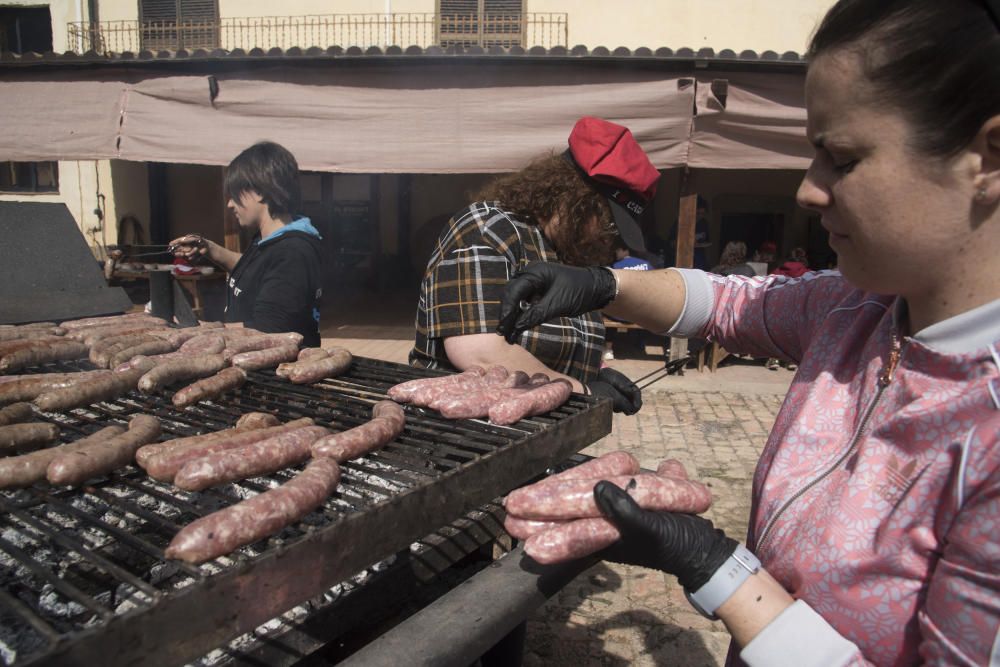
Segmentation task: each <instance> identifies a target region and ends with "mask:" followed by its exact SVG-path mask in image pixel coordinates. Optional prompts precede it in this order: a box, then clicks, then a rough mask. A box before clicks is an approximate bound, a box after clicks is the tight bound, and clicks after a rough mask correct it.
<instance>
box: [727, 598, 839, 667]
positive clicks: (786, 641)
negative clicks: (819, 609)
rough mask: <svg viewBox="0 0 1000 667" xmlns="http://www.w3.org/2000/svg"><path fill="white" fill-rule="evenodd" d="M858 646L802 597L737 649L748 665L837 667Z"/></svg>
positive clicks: (763, 666) (766, 666) (752, 666)
mask: <svg viewBox="0 0 1000 667" xmlns="http://www.w3.org/2000/svg"><path fill="white" fill-rule="evenodd" d="M857 655H858V647H857V646H856V645H855V644H854V643H853V642H850V641H848V640H847V639H845V638H844V637H843V636H842V635H841V634H840V633H839V632H837V631H836V630H835V629H834V628H833V626H832V625H830V624H829V623H827V622H826V619H824V618H823V617H822V616H820V615H819V614H817V613H816V612H815V611H814V610H813V608H812V607H810V606H809V605H808V604H807V603H805V602H803V601H802V600H796V601H795V602H794V603H792V605H791V606H790V607H788V608H787V609H785V610H784V611H783V612H781V613H780V614H779V615H778V617H777V618H775V619H774V620H773V621H771V622H770V623H768V624H767V627H765V628H764V629H763V630H761V632H760V633H759V634H758V635H757V636H756V637H754V638H753V640H752V641H751V642H750V643H749V644H747V645H746V646H745V647H743V650H742V651H740V658H741V659H742V660H743V662H745V663H746V664H747V665H749V667H840V666H842V665H846V664H848V663H850V662H851V661H852V660H853V659H854V658H855V657H857Z"/></svg>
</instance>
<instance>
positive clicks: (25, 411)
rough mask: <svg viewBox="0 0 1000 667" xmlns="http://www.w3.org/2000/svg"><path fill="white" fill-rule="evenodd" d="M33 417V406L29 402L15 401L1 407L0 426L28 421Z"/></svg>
mask: <svg viewBox="0 0 1000 667" xmlns="http://www.w3.org/2000/svg"><path fill="white" fill-rule="evenodd" d="M29 419H31V406H30V405H28V404H27V403H14V404H12V405H8V406H7V407H5V408H0V426H8V425H10V424H17V423H18V422H26V421H28V420H29Z"/></svg>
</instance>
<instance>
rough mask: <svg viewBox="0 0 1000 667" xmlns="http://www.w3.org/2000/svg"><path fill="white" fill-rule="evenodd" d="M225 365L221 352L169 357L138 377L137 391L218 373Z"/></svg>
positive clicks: (156, 389) (157, 388) (152, 390)
mask: <svg viewBox="0 0 1000 667" xmlns="http://www.w3.org/2000/svg"><path fill="white" fill-rule="evenodd" d="M225 365H226V362H225V360H224V359H223V358H222V355H221V354H198V355H193V356H189V357H179V358H177V359H171V360H170V361H166V362H164V363H162V364H158V365H157V366H156V367H155V368H153V369H152V370H150V371H149V372H147V373H146V374H144V375H143V376H142V377H141V378H140V379H139V391H141V392H143V393H146V394H152V393H154V392H156V391H159V390H160V389H162V388H163V387H165V386H167V385H171V384H174V383H175V382H182V381H184V380H195V379H198V378H203V377H207V376H209V375H213V374H214V373H218V372H219V371H221V370H222V369H223V368H224V367H225Z"/></svg>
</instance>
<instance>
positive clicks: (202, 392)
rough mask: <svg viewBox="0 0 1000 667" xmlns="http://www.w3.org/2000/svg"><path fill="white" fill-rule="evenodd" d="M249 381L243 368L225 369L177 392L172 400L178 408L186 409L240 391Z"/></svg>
mask: <svg viewBox="0 0 1000 667" xmlns="http://www.w3.org/2000/svg"><path fill="white" fill-rule="evenodd" d="M246 381H247V373H246V371H244V370H243V369H242V368H223V369H222V370H221V371H219V372H218V373H216V374H215V375H213V376H212V377H207V378H205V379H204V380H198V381H197V382H195V383H194V384H190V385H188V386H186V387H184V388H183V389H179V390H177V393H176V394H174V395H173V398H171V399H170V400H171V401H172V402H173V404H174V406H176V407H178V408H186V407H187V406H189V405H193V404H195V403H197V402H198V401H205V400H210V399H213V398H218V397H219V396H221V395H222V394H224V393H226V392H227V391H231V390H233V389H239V388H240V387H242V386H243V383H244V382H246Z"/></svg>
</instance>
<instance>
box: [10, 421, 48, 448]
mask: <svg viewBox="0 0 1000 667" xmlns="http://www.w3.org/2000/svg"><path fill="white" fill-rule="evenodd" d="M58 437H59V427H58V426H56V425H55V424H49V423H47V422H26V423H23V424H10V425H8V426H0V451H6V450H10V449H18V448H20V447H35V446H37V445H44V444H47V443H50V442H52V441H53V440H55V439H56V438H58Z"/></svg>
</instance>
